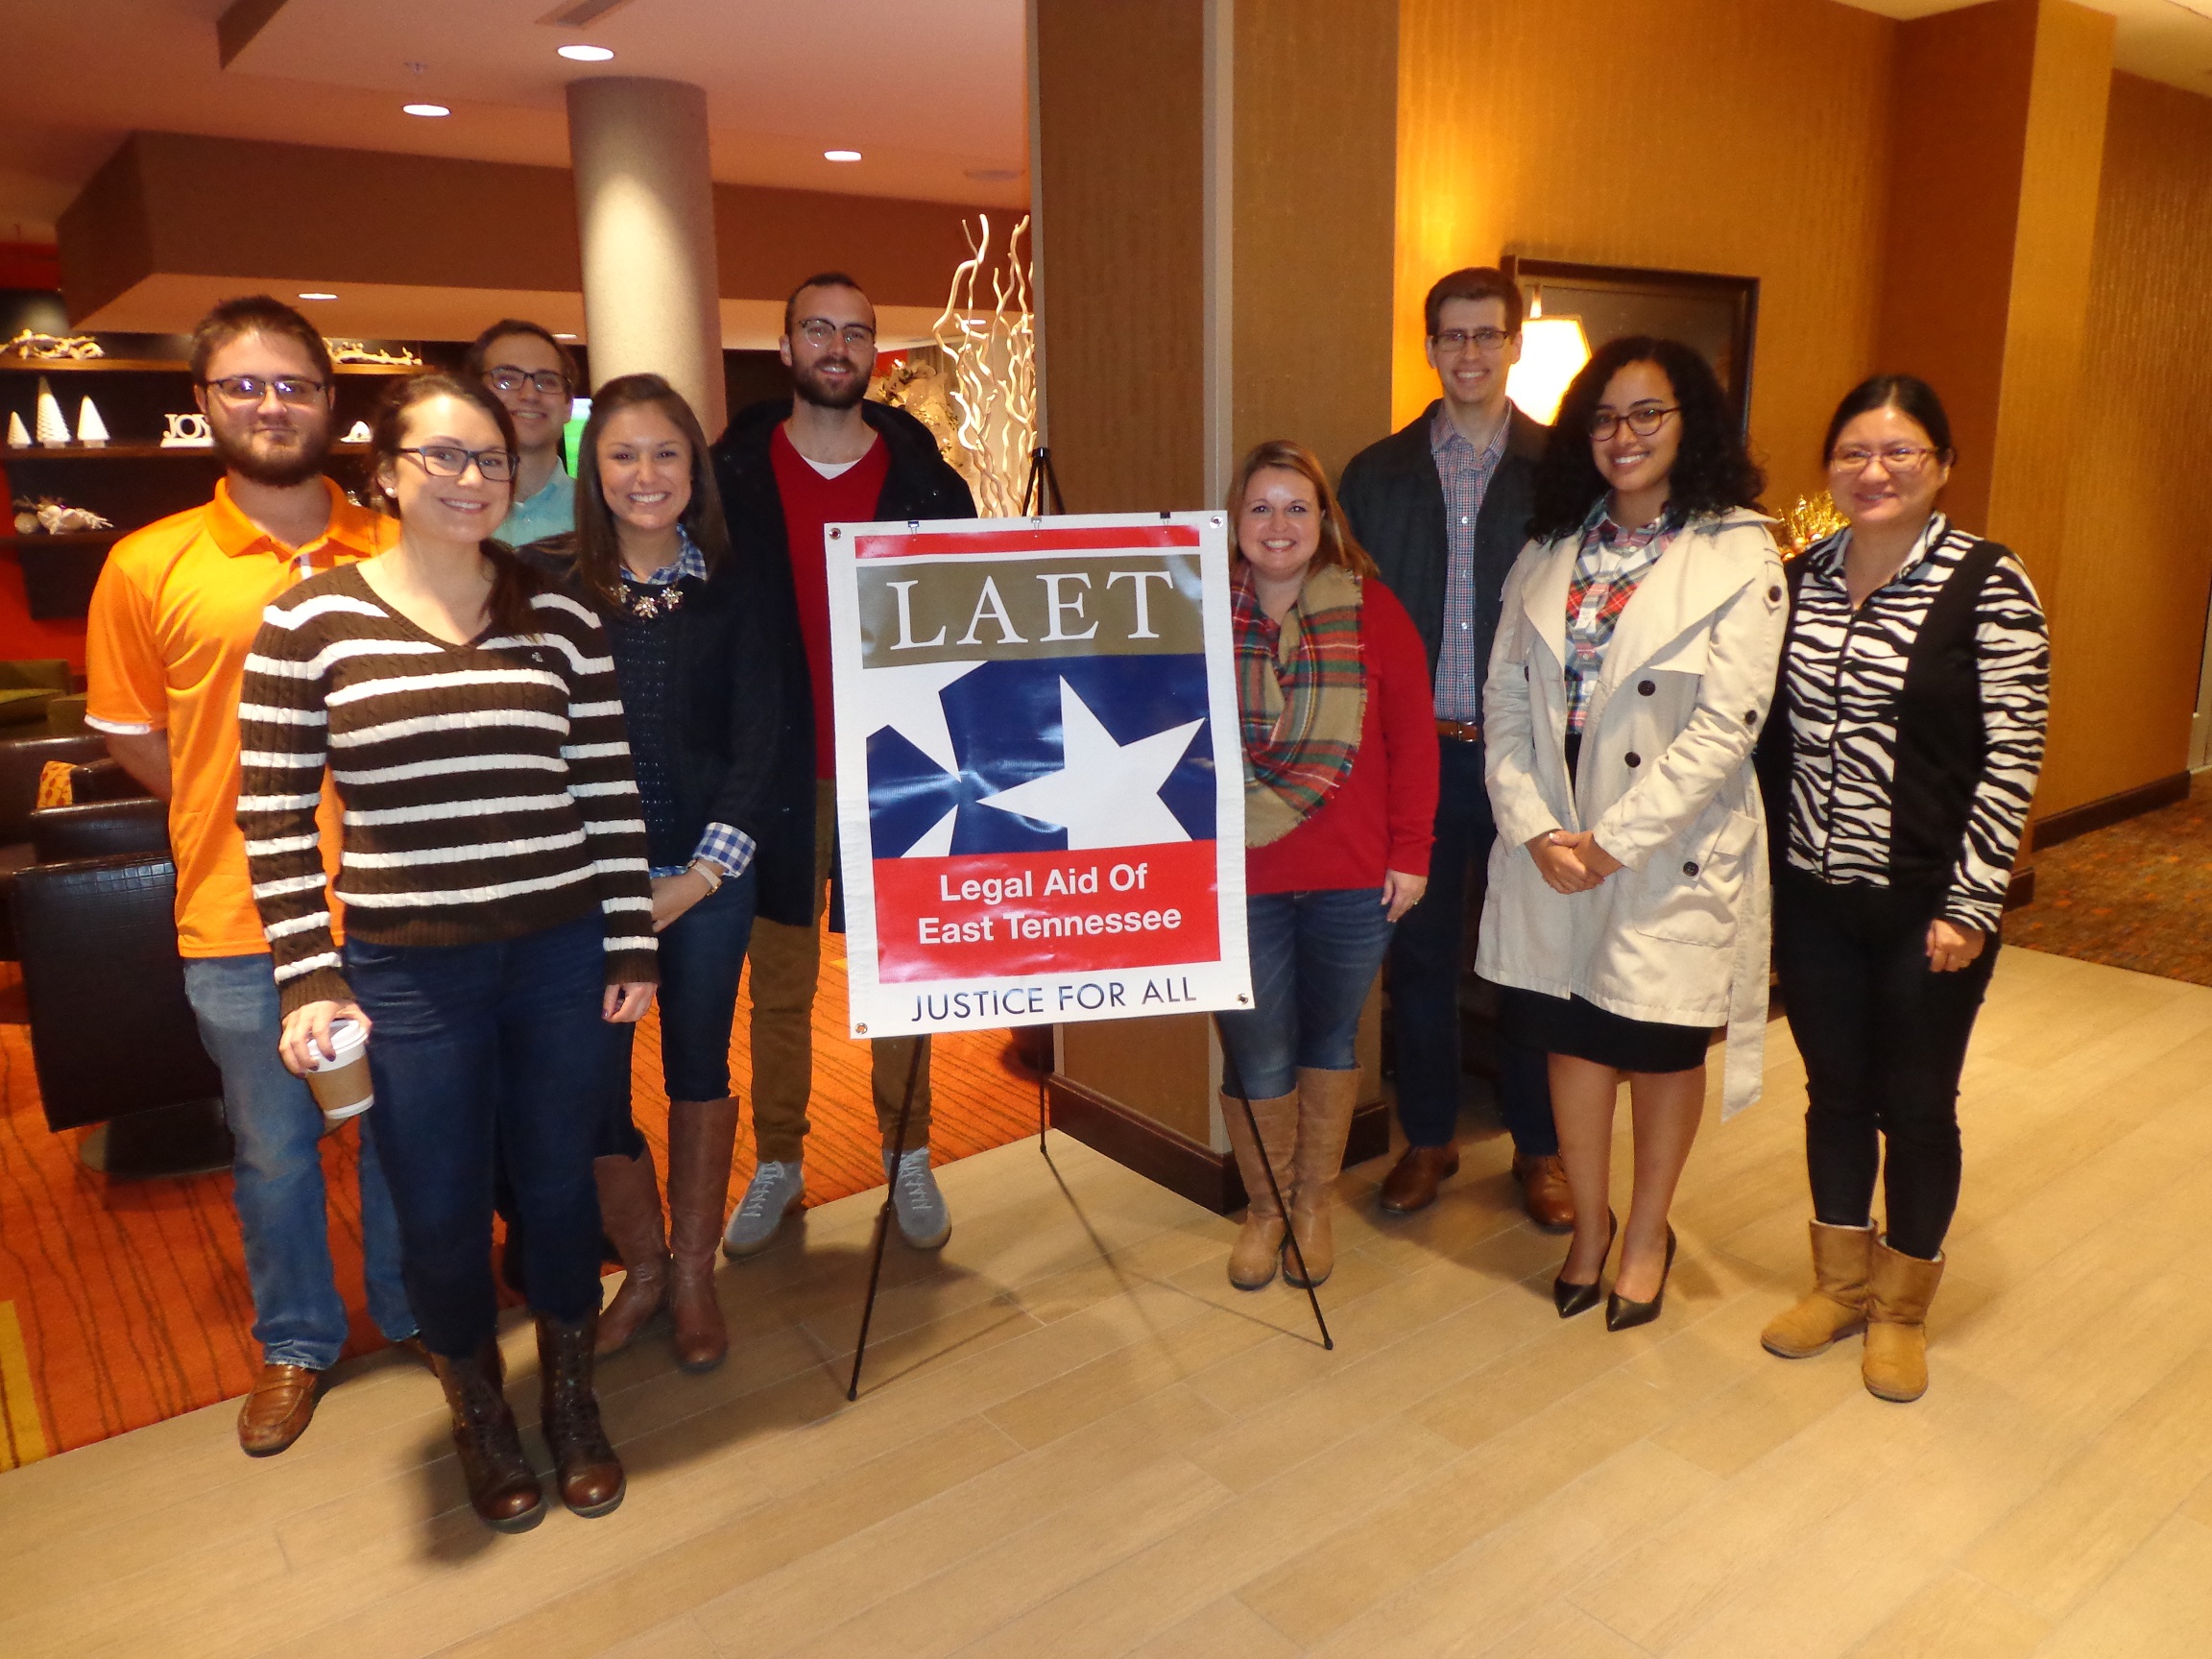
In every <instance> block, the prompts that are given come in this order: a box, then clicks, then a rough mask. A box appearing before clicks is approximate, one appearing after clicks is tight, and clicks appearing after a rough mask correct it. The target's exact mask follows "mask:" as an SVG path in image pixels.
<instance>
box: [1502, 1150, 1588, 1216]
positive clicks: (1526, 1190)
mask: <svg viewBox="0 0 2212 1659" xmlns="http://www.w3.org/2000/svg"><path fill="white" fill-rule="evenodd" d="M1513 1179H1514V1180H1516V1181H1518V1182H1519V1183H1520V1184H1521V1202H1522V1203H1523V1204H1524V1205H1525V1206H1527V1211H1528V1219H1529V1220H1531V1221H1533V1222H1535V1223H1536V1225H1537V1226H1539V1227H1541V1228H1543V1229H1544V1231H1545V1232H1547V1233H1564V1232H1566V1231H1568V1230H1569V1229H1570V1228H1572V1227H1573V1226H1574V1225H1575V1194H1574V1193H1573V1192H1571V1191H1570V1190H1568V1187H1567V1165H1566V1162H1565V1160H1563V1159H1562V1158H1560V1156H1559V1155H1558V1154H1557V1153H1556V1152H1554V1153H1553V1154H1552V1155H1551V1157H1549V1158H1524V1157H1522V1156H1521V1155H1520V1154H1519V1153H1515V1154H1514V1157H1513Z"/></svg>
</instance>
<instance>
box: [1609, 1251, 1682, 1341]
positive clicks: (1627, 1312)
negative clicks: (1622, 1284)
mask: <svg viewBox="0 0 2212 1659" xmlns="http://www.w3.org/2000/svg"><path fill="white" fill-rule="evenodd" d="M1673 1271H1674V1229H1673V1228H1671V1227H1670V1228H1668V1229H1667V1264H1666V1265H1665V1266H1664V1267H1662V1268H1660V1269H1659V1293H1658V1294H1657V1295H1656V1296H1654V1297H1652V1298H1651V1300H1650V1301H1648V1302H1631V1301H1629V1300H1628V1299H1627V1298H1626V1297H1625V1296H1623V1295H1622V1294H1621V1292H1620V1291H1618V1290H1616V1291H1614V1292H1613V1294H1612V1295H1610V1296H1608V1297H1606V1298H1605V1329H1606V1330H1608V1331H1627V1330H1632V1329H1634V1328H1635V1327H1636V1326H1638V1325H1648V1324H1650V1323H1651V1321H1652V1320H1654V1319H1656V1318H1658V1317H1659V1305H1660V1304H1661V1303H1662V1302H1664V1301H1666V1300H1667V1276H1668V1275H1669V1274H1670V1273H1671V1272H1673Z"/></svg>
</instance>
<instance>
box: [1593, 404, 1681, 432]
mask: <svg viewBox="0 0 2212 1659" xmlns="http://www.w3.org/2000/svg"><path fill="white" fill-rule="evenodd" d="M1681 413H1682V405H1681V404H1679V403H1674V404H1669V405H1666V406H1664V407H1663V406H1661V405H1659V404H1656V403H1639V404H1637V405H1636V407H1635V408H1633V409H1631V410H1629V411H1628V413H1627V414H1625V415H1616V414H1615V413H1614V412H1613V411H1612V410H1610V409H1600V410H1599V411H1598V413H1597V414H1595V415H1593V416H1591V417H1590V436H1591V437H1593V438H1596V439H1598V440H1599V441H1600V442H1602V441H1603V440H1605V439H1607V438H1610V437H1612V436H1613V434H1614V433H1616V432H1618V431H1620V430H1621V427H1622V425H1623V423H1625V424H1626V425H1627V427H1628V430H1629V431H1631V432H1633V433H1635V434H1636V436H1637V437H1639V438H1648V437H1650V436H1651V434H1652V433H1654V432H1656V431H1658V430H1659V428H1660V427H1662V426H1664V425H1666V424H1667V417H1668V416H1670V415H1679V414H1681Z"/></svg>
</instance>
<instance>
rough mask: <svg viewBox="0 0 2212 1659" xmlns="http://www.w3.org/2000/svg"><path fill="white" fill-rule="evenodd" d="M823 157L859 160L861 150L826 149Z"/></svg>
mask: <svg viewBox="0 0 2212 1659" xmlns="http://www.w3.org/2000/svg"><path fill="white" fill-rule="evenodd" d="M822 159H823V160H825V161H857V160H859V159H860V152H859V151H857V150H825V151H823V152H822Z"/></svg>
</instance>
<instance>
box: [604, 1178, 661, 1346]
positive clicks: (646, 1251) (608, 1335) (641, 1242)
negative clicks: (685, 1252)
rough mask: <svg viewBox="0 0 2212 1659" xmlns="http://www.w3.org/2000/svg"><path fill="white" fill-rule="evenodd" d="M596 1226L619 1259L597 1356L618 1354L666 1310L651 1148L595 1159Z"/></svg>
mask: <svg viewBox="0 0 2212 1659" xmlns="http://www.w3.org/2000/svg"><path fill="white" fill-rule="evenodd" d="M591 1173H592V1176H593V1178H594V1179H595V1180H596V1181H597V1182H598V1184H599V1224H600V1225H601V1226H602V1227H604V1228H605V1229H606V1231H607V1237H608V1238H612V1239H613V1241H614V1248H615V1249H616V1250H617V1251H619V1252H620V1253H621V1256H622V1287H621V1288H620V1289H618V1290H616V1291H615V1292H614V1300H613V1301H612V1302H610V1303H608V1304H607V1306H606V1307H605V1308H604V1309H602V1310H600V1313H599V1352H600V1353H601V1354H602V1355H606V1354H614V1353H619V1352H620V1351H621V1350H622V1349H624V1348H627V1347H628V1346H629V1345H630V1339H631V1338H632V1337H633V1336H635V1335H637V1333H638V1332H639V1331H641V1330H643V1329H644V1328H645V1322H646V1321H647V1320H649V1319H651V1318H652V1317H653V1316H654V1315H655V1314H656V1313H658V1312H660V1311H661V1309H663V1308H665V1307H666V1306H667V1305H668V1236H667V1233H666V1232H665V1231H664V1230H663V1228H662V1227H661V1185H660V1183H659V1182H658V1181H656V1180H655V1179H654V1177H653V1148H652V1147H650V1146H648V1147H645V1148H644V1149H643V1150H642V1151H640V1152H639V1153H638V1154H637V1157H635V1158H594V1159H593V1160H592V1161H591Z"/></svg>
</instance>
